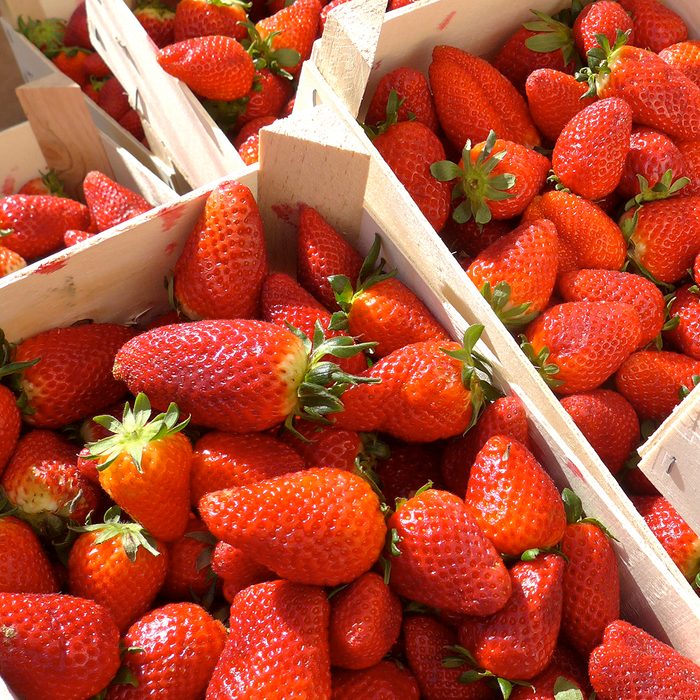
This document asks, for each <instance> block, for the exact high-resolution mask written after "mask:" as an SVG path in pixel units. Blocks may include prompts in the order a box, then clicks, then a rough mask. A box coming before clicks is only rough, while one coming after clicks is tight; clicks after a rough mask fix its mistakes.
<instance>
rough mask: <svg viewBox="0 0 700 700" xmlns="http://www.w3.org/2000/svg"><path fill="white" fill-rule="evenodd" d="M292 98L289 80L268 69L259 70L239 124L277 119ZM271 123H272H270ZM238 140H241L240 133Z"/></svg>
mask: <svg viewBox="0 0 700 700" xmlns="http://www.w3.org/2000/svg"><path fill="white" fill-rule="evenodd" d="M291 96H292V89H291V86H290V83H289V80H287V79H286V78H282V77H281V76H279V75H277V74H276V73H273V72H272V71H270V70H268V69H267V68H263V69H262V70H257V71H256V73H255V78H254V79H253V87H252V88H251V90H250V92H249V93H248V95H247V100H248V101H247V103H246V105H245V111H244V112H243V114H241V116H240V118H239V122H238V123H239V124H240V123H243V124H244V125H245V124H249V123H250V122H251V121H252V120H253V119H260V118H262V117H277V116H279V115H280V114H281V112H282V110H283V109H284V106H285V104H287V101H288V100H289V98H290V97H291ZM269 123H271V122H269ZM238 138H240V133H239V136H238Z"/></svg>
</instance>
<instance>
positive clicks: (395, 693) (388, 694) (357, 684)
mask: <svg viewBox="0 0 700 700" xmlns="http://www.w3.org/2000/svg"><path fill="white" fill-rule="evenodd" d="M332 681H333V688H332V690H333V692H332V694H331V700H356V698H363V697H366V698H374V700H419V699H420V691H419V689H418V683H417V682H416V679H415V678H414V677H413V675H412V674H411V672H410V671H408V669H406V668H402V667H399V666H398V665H397V664H396V663H394V662H393V661H380V662H379V663H378V664H377V665H376V666H372V667H370V668H367V669H363V670H361V671H346V670H344V669H334V670H333V676H332Z"/></svg>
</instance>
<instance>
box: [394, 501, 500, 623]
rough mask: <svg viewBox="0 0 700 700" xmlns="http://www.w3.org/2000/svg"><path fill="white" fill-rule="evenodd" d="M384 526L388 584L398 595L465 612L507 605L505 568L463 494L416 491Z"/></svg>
mask: <svg viewBox="0 0 700 700" xmlns="http://www.w3.org/2000/svg"><path fill="white" fill-rule="evenodd" d="M387 527H388V528H389V530H390V532H391V545H390V548H389V550H390V551H389V552H387V555H388V558H389V559H390V562H391V579H390V583H391V587H392V588H393V589H394V590H395V591H396V592H397V593H398V594H399V595H401V596H403V597H405V598H410V599H411V600H415V601H417V602H419V603H425V604H426V605H431V606H435V607H437V608H440V609H443V610H448V611H451V612H456V613H459V614H463V615H481V616H483V615H493V613H495V612H496V611H497V610H500V609H501V608H502V607H503V606H504V605H505V604H506V601H507V600H508V597H509V596H510V593H511V586H510V580H509V577H508V570H507V569H506V568H505V566H504V564H503V562H502V560H501V558H500V557H499V556H498V552H497V551H496V549H495V548H494V546H493V545H492V544H491V542H490V541H489V540H488V539H487V537H486V535H485V534H484V532H483V531H482V530H481V529H480V527H479V525H478V524H477V522H476V520H475V519H474V517H473V516H472V514H471V513H470V512H469V509H468V508H467V507H465V505H464V503H463V501H462V499H460V498H458V497H457V496H454V495H453V494H451V493H448V492H447V491H439V490H436V489H429V490H427V491H423V492H420V491H419V492H418V493H417V494H416V495H415V496H413V497H412V498H410V499H408V500H407V501H405V502H404V503H400V504H399V505H398V507H397V510H396V512H395V513H394V514H393V515H392V516H391V517H390V518H389V521H388V522H387Z"/></svg>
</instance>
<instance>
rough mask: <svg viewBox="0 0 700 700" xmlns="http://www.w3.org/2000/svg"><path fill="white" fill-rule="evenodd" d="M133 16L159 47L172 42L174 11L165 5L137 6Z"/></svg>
mask: <svg viewBox="0 0 700 700" xmlns="http://www.w3.org/2000/svg"><path fill="white" fill-rule="evenodd" d="M134 16H135V17H136V19H137V20H138V21H139V23H140V24H141V26H142V27H143V28H144V29H145V30H146V34H148V36H149V37H150V38H151V41H152V42H153V43H154V44H155V45H156V46H157V47H158V48H159V49H162V48H163V47H164V46H167V45H168V44H172V43H173V40H174V38H175V13H174V12H173V11H172V10H170V9H168V8H166V7H163V8H158V7H137V8H136V9H135V10H134Z"/></svg>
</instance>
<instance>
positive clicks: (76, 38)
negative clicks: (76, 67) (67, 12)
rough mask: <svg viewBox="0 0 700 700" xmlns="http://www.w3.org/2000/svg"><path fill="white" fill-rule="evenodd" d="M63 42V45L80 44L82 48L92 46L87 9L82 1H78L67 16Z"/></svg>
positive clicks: (90, 47)
mask: <svg viewBox="0 0 700 700" xmlns="http://www.w3.org/2000/svg"><path fill="white" fill-rule="evenodd" d="M63 43H64V45H65V46H80V47H82V48H84V49H92V48H93V46H92V43H91V42H90V33H89V32H88V24H87V9H86V7H85V3H84V2H79V3H78V4H77V5H76V7H75V10H73V13H72V14H71V16H70V17H69V18H68V23H67V24H66V33H65V35H64V37H63Z"/></svg>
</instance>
